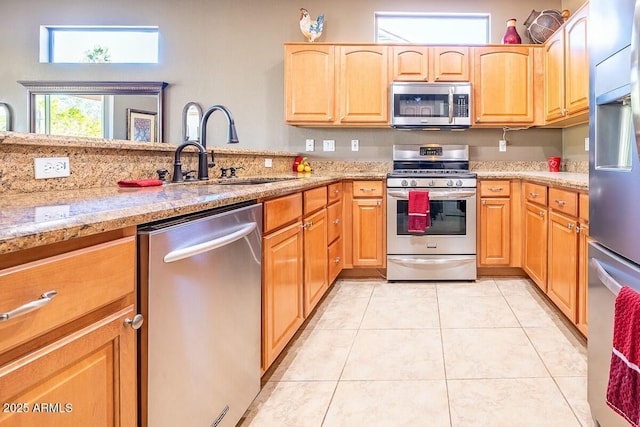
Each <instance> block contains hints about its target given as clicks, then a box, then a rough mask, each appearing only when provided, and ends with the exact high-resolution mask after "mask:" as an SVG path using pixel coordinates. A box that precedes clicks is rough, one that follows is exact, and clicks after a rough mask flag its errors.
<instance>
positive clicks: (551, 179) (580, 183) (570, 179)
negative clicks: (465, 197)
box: [476, 171, 589, 190]
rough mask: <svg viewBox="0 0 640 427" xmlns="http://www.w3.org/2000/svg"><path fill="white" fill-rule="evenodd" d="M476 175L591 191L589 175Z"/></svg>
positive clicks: (525, 173) (545, 173) (482, 173)
mask: <svg viewBox="0 0 640 427" xmlns="http://www.w3.org/2000/svg"><path fill="white" fill-rule="evenodd" d="M476 173H477V174H478V179H526V180H528V181H533V182H538V183H540V184H546V185H557V186H561V187H567V188H574V189H576V190H588V189H589V174H588V173H573V172H531V171H509V172H505V171H476Z"/></svg>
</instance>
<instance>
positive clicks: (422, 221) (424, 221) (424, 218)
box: [407, 191, 431, 234]
mask: <svg viewBox="0 0 640 427" xmlns="http://www.w3.org/2000/svg"><path fill="white" fill-rule="evenodd" d="M429 211H430V210H429V192H428V191H409V224H408V227H407V231H408V232H409V233H414V234H424V232H425V231H427V229H428V228H429V227H430V226H431V218H430V216H429Z"/></svg>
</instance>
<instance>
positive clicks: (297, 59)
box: [284, 44, 335, 123]
mask: <svg viewBox="0 0 640 427" xmlns="http://www.w3.org/2000/svg"><path fill="white" fill-rule="evenodd" d="M334 76H335V62H334V47H333V46H328V45H317V44H308V45H287V46H285V52H284V87H285V96H284V99H285V120H286V121H287V122H290V123H297V122H317V123H331V122H333V121H334V119H335V118H334V111H335V101H334V96H335V85H334Z"/></svg>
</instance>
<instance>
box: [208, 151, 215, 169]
mask: <svg viewBox="0 0 640 427" xmlns="http://www.w3.org/2000/svg"><path fill="white" fill-rule="evenodd" d="M215 165H216V161H215V155H214V154H213V151H211V161H210V162H208V163H207V167H209V168H212V167H214V166H215Z"/></svg>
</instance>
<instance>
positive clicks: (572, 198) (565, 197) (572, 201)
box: [549, 188, 578, 216]
mask: <svg viewBox="0 0 640 427" xmlns="http://www.w3.org/2000/svg"><path fill="white" fill-rule="evenodd" d="M549 207H550V208H552V209H553V210H556V211H558V212H564V213H565V214H567V215H571V216H578V193H576V192H575V191H570V190H561V189H559V188H550V189H549Z"/></svg>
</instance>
